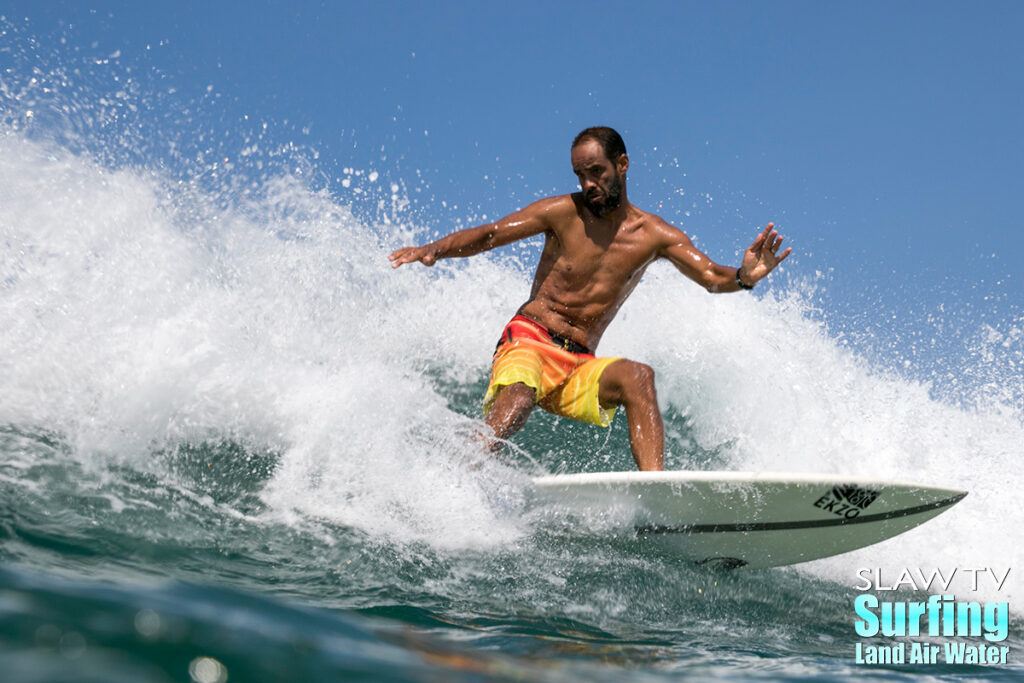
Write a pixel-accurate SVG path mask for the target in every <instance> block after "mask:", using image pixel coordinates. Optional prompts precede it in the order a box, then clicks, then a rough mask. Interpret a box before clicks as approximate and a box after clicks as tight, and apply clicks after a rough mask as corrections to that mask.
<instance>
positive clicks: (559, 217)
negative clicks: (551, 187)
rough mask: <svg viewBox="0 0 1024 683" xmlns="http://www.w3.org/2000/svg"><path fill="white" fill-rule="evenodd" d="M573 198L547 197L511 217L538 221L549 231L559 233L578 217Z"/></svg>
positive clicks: (566, 195)
mask: <svg viewBox="0 0 1024 683" xmlns="http://www.w3.org/2000/svg"><path fill="white" fill-rule="evenodd" d="M578 215H579V214H578V209H577V206H576V202H575V201H574V200H573V196H572V195H569V194H564V195H558V196H555V197H545V198H544V199H538V200H537V201H535V202H533V203H532V204H529V205H527V206H525V207H523V208H522V209H520V210H519V211H517V212H516V213H514V214H512V216H509V218H512V219H514V220H529V221H538V222H540V223H541V224H543V225H544V227H545V228H546V229H547V230H553V231H556V232H557V231H558V230H559V229H561V228H562V227H564V226H566V225H567V224H568V223H569V222H570V221H572V220H574V219H576V218H577V217H578Z"/></svg>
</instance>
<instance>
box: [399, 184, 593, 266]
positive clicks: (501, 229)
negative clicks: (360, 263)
mask: <svg viewBox="0 0 1024 683" xmlns="http://www.w3.org/2000/svg"><path fill="white" fill-rule="evenodd" d="M567 206H568V208H570V209H571V210H575V205H574V204H573V202H572V199H571V198H570V197H568V196H563V197H549V198H547V199H541V200H540V201H537V202H534V203H533V204H530V205H529V206H527V207H526V208H524V209H520V210H519V211H516V212H515V213H513V214H510V215H508V216H505V217H504V218H502V219H501V220H498V221H496V222H494V223H485V224H483V225H478V226H476V227H474V228H466V229H465V230H459V231H458V232H453V233H452V234H450V235H447V236H445V237H442V238H441V239H439V240H437V241H436V242H431V243H430V244H425V245H423V246H422V247H402V248H401V249H398V250H396V251H395V252H393V253H392V254H391V255H390V256H388V259H390V261H391V267H392V268H397V267H398V266H400V265H402V264H405V263H413V262H414V261H419V262H420V263H422V264H423V265H425V266H432V265H434V263H435V262H436V261H437V259H441V258H456V257H466V256H474V255H476V254H479V253H480V252H483V251H488V250H490V249H494V248H495V247H501V246H504V245H506V244H510V243H512V242H515V241H517V240H521V239H525V238H527V237H532V236H533V235H537V234H540V233H542V232H545V231H546V230H552V229H554V226H555V225H556V223H557V222H558V217H559V214H561V213H564V212H565V211H566V209H567Z"/></svg>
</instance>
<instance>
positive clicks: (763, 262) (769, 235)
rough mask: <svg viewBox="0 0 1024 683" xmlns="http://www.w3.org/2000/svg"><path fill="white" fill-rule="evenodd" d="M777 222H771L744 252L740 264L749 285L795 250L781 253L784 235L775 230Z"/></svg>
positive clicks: (743, 277)
mask: <svg viewBox="0 0 1024 683" xmlns="http://www.w3.org/2000/svg"><path fill="white" fill-rule="evenodd" d="M774 227H775V224H774V223H769V224H768V226H767V227H766V228H765V229H764V232H762V233H761V234H760V235H758V236H757V238H756V239H755V240H754V243H753V244H751V245H750V246H749V247H748V248H747V251H746V252H745V253H744V254H743V264H742V265H741V266H740V277H741V278H742V280H743V282H745V283H746V284H748V285H754V284H755V283H757V282H759V281H760V280H761V279H763V278H764V277H766V276H767V275H768V273H770V272H772V271H773V270H775V266H777V265H779V264H780V263H782V262H783V260H785V258H786V257H787V256H789V255H790V254H791V253H792V252H793V250H792V249H786V251H784V252H782V254H781V255H780V254H779V248H780V247H782V239H783V238H782V237H781V236H780V235H779V233H778V232H777V231H776V230H774Z"/></svg>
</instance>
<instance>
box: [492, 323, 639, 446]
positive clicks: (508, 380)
mask: <svg viewBox="0 0 1024 683" xmlns="http://www.w3.org/2000/svg"><path fill="white" fill-rule="evenodd" d="M617 360H619V359H618V358H595V357H594V354H592V353H590V351H589V350H588V349H587V348H586V347H584V346H582V345H580V344H578V343H577V342H574V341H572V340H571V339H566V338H564V337H561V336H560V335H557V334H553V333H552V332H550V331H549V330H548V329H547V328H546V327H544V326H543V325H541V324H540V323H538V322H536V321H535V320H531V319H530V318H527V317H526V316H523V315H517V316H516V317H514V318H512V321H511V322H509V324H508V325H507V326H506V327H505V330H504V331H503V332H502V333H501V340H500V341H499V342H498V346H497V348H496V349H495V350H494V361H493V364H492V366H491V381H490V384H489V385H488V387H487V394H486V395H485V396H484V414H485V415H486V414H488V413H490V412H491V408H492V407H493V406H494V400H495V398H496V397H497V394H498V390H499V389H501V388H502V387H506V386H509V385H511V384H517V383H520V382H521V383H523V384H525V385H527V386H528V387H530V388H531V389H533V391H534V393H535V398H534V403H535V404H536V405H539V406H540V407H541V408H544V409H545V410H547V411H548V412H550V413H554V414H555V415H561V416H563V417H569V418H572V419H573V420H579V421H580V422H589V423H591V424H596V425H600V426H601V427H607V426H608V425H610V424H611V422H612V418H613V417H614V416H615V408H603V407H601V403H600V401H599V399H598V389H599V387H598V381H599V380H600V379H601V373H602V372H604V369H605V368H607V367H608V365H610V364H611V363H614V362H615V361H617Z"/></svg>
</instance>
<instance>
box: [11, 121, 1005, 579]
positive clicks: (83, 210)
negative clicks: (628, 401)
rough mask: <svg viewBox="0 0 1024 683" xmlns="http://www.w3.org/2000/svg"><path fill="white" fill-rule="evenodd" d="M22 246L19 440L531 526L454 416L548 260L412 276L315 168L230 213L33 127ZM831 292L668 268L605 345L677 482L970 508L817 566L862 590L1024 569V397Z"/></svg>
mask: <svg viewBox="0 0 1024 683" xmlns="http://www.w3.org/2000/svg"><path fill="white" fill-rule="evenodd" d="M0 229H2V231H3V240H4V242H3V259H2V268H3V270H2V282H3V290H2V298H0V375H2V376H3V378H4V379H3V384H4V387H3V392H2V395H0V423H3V424H16V425H29V426H33V427H39V428H44V429H47V430H52V431H54V432H57V433H59V434H62V435H63V436H64V438H65V439H66V440H67V441H68V443H69V444H70V445H71V447H72V452H73V453H74V454H75V457H78V458H80V459H82V460H83V461H85V462H90V461H96V460H103V461H106V460H108V459H115V460H122V461H128V462H130V463H133V464H135V465H137V466H140V467H143V466H147V459H148V456H149V454H150V453H151V452H152V451H153V449H154V448H161V447H164V446H166V445H168V444H175V443H180V442H186V441H191V442H194V441H202V440H204V439H208V438H224V437H228V438H233V439H237V440H239V441H241V442H243V443H246V444H248V445H251V446H253V447H259V448H266V449H270V450H274V451H276V452H278V453H279V454H280V455H279V461H278V467H277V470H276V471H275V473H274V474H273V476H272V478H271V479H270V480H269V481H268V482H267V484H266V486H265V487H264V490H263V492H262V496H263V499H264V500H265V501H266V502H267V503H268V504H269V506H270V507H271V509H272V511H273V513H272V514H277V515H281V516H284V517H287V516H288V515H294V514H296V513H298V514H300V515H302V516H303V517H305V518H321V519H326V520H329V521H331V522H334V523H339V524H344V525H348V526H351V527H353V528H355V529H357V530H359V531H360V532H363V533H366V534H369V535H371V536H385V537H388V538H391V539H396V540H399V541H418V542H425V543H428V544H432V545H434V546H437V547H456V548H457V547H465V546H472V547H481V546H488V545H494V544H497V545H499V546H500V545H502V544H507V543H509V542H512V541H514V540H516V539H520V538H522V536H523V534H524V533H528V529H526V528H525V526H524V523H523V522H522V521H520V519H519V516H518V512H519V508H518V504H519V495H520V493H521V482H520V479H519V475H518V474H516V473H515V472H513V471H512V470H511V469H509V468H505V467H502V466H497V465H493V466H487V467H484V468H481V469H472V468H469V467H466V466H465V461H466V460H467V459H468V460H472V459H473V458H474V457H475V453H476V451H475V450H474V449H475V445H474V443H473V439H472V433H473V431H474V428H475V425H477V424H478V422H477V419H478V414H477V413H476V411H475V408H474V409H473V410H467V409H466V408H465V406H464V405H459V406H453V403H452V399H451V397H450V392H451V391H453V390H454V391H466V392H469V393H472V392H471V391H470V390H469V389H467V387H470V386H471V385H472V391H478V390H479V389H480V388H482V386H481V385H480V382H481V379H482V378H483V376H484V375H485V373H486V372H487V365H488V361H489V356H490V352H491V350H492V348H493V343H494V340H495V338H496V335H497V334H498V332H499V331H500V329H501V326H502V324H503V323H504V322H505V321H506V320H507V319H508V318H509V317H510V316H511V314H512V313H513V311H514V310H515V309H516V308H517V307H518V306H519V304H521V303H522V301H523V300H524V298H525V296H526V294H527V291H528V274H527V273H525V272H524V270H523V269H521V268H517V267H516V266H514V265H513V264H511V263H509V262H507V261H504V260H502V259H501V258H500V257H496V256H494V255H488V256H481V257H477V258H475V259H471V260H469V261H464V262H458V263H454V262H449V263H445V264H443V265H441V266H439V267H437V268H435V269H433V270H430V269H426V268H422V267H420V266H418V265H414V266H406V267H403V268H401V269H398V270H392V269H391V268H390V267H389V264H388V262H387V260H386V254H387V253H388V252H389V251H390V250H391V249H393V248H395V247H397V246H400V245H401V244H402V243H403V242H406V241H407V240H409V239H410V238H411V237H412V236H414V235H415V236H416V237H417V238H422V237H423V235H422V234H421V231H419V230H417V228H416V226H415V225H409V224H402V223H401V222H400V221H385V222H382V223H381V224H379V225H371V224H367V223H366V222H364V221H360V220H358V219H357V218H356V217H354V216H353V214H352V212H351V211H350V209H349V208H348V207H347V205H346V199H345V198H343V197H341V198H339V197H336V196H330V195H328V194H327V193H324V192H318V191H314V190H312V189H310V187H309V186H308V185H307V184H306V182H304V181H301V180H299V179H297V178H296V177H293V176H289V175H276V176H267V177H265V178H263V179H261V180H260V182H259V184H258V185H257V187H256V190H255V191H254V192H251V193H249V194H248V195H247V196H246V197H245V198H241V199H235V200H233V201H231V202H224V201H222V198H220V197H218V196H216V195H215V193H212V191H206V190H202V189H198V188H197V187H195V186H194V185H190V184H185V183H180V182H178V181H177V180H176V179H174V178H170V177H166V176H164V175H161V174H158V173H153V172H149V171H139V170H133V169H129V168H122V169H119V170H111V169H110V168H107V167H104V166H102V165H100V164H98V163H96V162H94V161H92V160H90V159H89V158H86V157H84V156H82V155H81V154H77V155H76V154H73V153H71V152H69V151H67V150H66V149H64V148H61V147H59V146H54V145H48V144H46V143H43V142H38V141H30V140H28V139H26V138H25V136H24V135H22V134H21V133H18V132H14V131H7V132H6V133H5V134H4V135H2V136H0ZM811 289H812V286H811V285H793V286H792V287H791V288H790V289H788V290H782V289H781V288H778V287H777V288H776V289H775V290H768V292H767V294H761V293H760V292H759V293H758V295H757V296H755V297H751V296H747V295H740V296H709V295H707V294H706V293H705V292H703V290H700V289H699V288H697V287H695V286H693V285H692V283H689V282H687V281H686V280H685V279H684V278H682V277H681V276H679V275H678V274H677V273H675V272H674V271H672V270H671V269H670V268H661V267H654V268H652V269H651V271H650V272H649V273H648V275H647V276H646V279H645V282H644V283H643V284H641V286H640V287H639V288H638V289H637V291H636V292H635V294H634V295H633V298H632V299H631V300H630V301H629V302H628V303H627V304H626V306H625V307H624V308H623V310H622V312H621V314H620V319H619V320H617V321H616V322H615V323H614V324H613V325H612V327H611V328H610V329H609V332H608V334H607V336H606V338H605V340H604V341H603V342H602V348H601V349H600V350H601V352H602V353H604V354H614V355H627V356H630V357H634V358H637V359H639V360H643V361H646V362H648V363H650V364H651V365H653V366H654V367H655V368H656V370H657V372H658V383H659V393H660V400H661V402H662V405H663V406H664V407H666V408H672V409H673V410H674V412H675V413H676V414H678V415H682V416H684V417H683V418H677V419H682V420H684V421H685V423H686V424H685V425H681V424H672V425H669V431H670V433H673V434H676V435H677V437H678V438H677V437H673V438H672V439H670V459H669V462H670V464H674V465H675V466H680V467H686V466H705V463H698V462H694V461H693V460H692V459H691V457H690V455H689V454H688V452H687V450H686V448H687V446H688V445H694V446H699V447H701V448H703V449H706V450H707V451H709V452H715V453H718V454H719V456H718V457H719V460H718V461H715V462H712V463H710V466H713V467H717V468H728V469H738V470H770V471H796V472H826V473H843V474H850V475H857V476H878V477H884V478H893V479H904V480H910V481H920V482H922V483H930V484H936V485H944V486H950V487H953V488H963V489H966V490H969V491H970V492H971V493H970V495H969V496H968V498H967V499H966V500H965V501H963V502H962V503H960V504H958V505H957V506H955V507H954V508H953V509H952V510H950V511H949V512H947V513H945V514H944V515H942V516H940V517H939V518H938V519H936V520H935V521H933V522H929V523H928V524H927V525H926V526H924V527H922V528H920V529H918V530H915V531H913V532H911V533H909V534H906V535H904V536H900V537H898V538H897V539H895V540H892V541H889V542H887V543H885V544H883V545H880V546H875V547H872V548H870V549H867V550H864V551H860V552H858V553H854V554H851V555H846V556H843V557H840V558H835V559H831V560H823V561H819V562H817V563H815V564H813V565H808V568H807V571H809V572H811V573H813V574H817V575H821V576H825V577H828V578H831V579H834V580H835V581H837V582H839V583H841V584H849V585H852V584H853V583H854V582H855V580H856V576H855V575H854V571H855V569H856V568H859V567H862V566H882V567H890V568H902V567H904V566H913V567H925V568H928V567H943V568H945V567H950V566H992V567H996V568H1005V567H1008V566H1010V567H1018V566H1020V563H1019V562H1018V560H1019V559H1020V557H1019V554H1018V552H1019V551H1018V550H1017V549H1016V544H1014V543H1012V542H1011V536H1010V534H1011V533H1012V532H1011V531H1009V530H1013V529H1016V528H1018V527H1020V526H1021V525H1022V524H1024V511H1022V507H1021V506H1020V505H1019V502H1018V501H1017V495H1018V494H1017V491H1018V490H1020V489H1021V488H1022V484H1024V481H1022V475H1021V468H1020V467H1019V458H1020V444H1021V443H1024V427H1022V416H1021V410H1020V403H1019V401H1020V393H1019V391H1017V392H1016V393H1015V392H1013V391H1011V392H1009V393H1006V392H1005V391H1004V392H1003V393H1001V394H1000V393H999V392H995V393H994V394H993V393H992V392H989V394H987V396H986V398H985V400H984V401H976V402H974V403H971V402H966V403H965V404H963V405H951V404H949V403H947V402H943V401H940V400H937V399H935V398H934V397H933V394H934V393H935V392H934V391H930V389H931V387H929V385H927V384H925V383H922V382H920V381H915V380H912V379H908V378H905V377H902V376H900V375H899V374H896V373H893V372H891V371H886V370H884V368H885V365H886V363H885V359H884V358H883V359H872V360H871V361H870V362H869V361H868V360H866V359H864V358H863V357H861V356H858V355H857V354H856V353H855V352H853V351H851V350H849V349H848V348H846V347H845V346H844V345H843V344H842V343H840V342H839V341H838V340H837V339H835V338H834V337H833V336H832V335H831V334H830V332H829V330H828V328H827V327H826V326H825V325H824V324H822V323H821V322H819V321H817V320H816V319H815V318H816V317H815V316H813V315H809V312H808V304H807V301H809V300H810V294H809V292H810V290H811ZM1015 325H1016V323H1014V321H1009V322H1008V323H1007V325H1006V327H1007V331H1004V332H1003V333H1002V337H1001V338H1002V339H1004V340H1005V339H1006V338H1010V339H1012V338H1014V337H1013V330H1014V329H1017V327H1015ZM989 336H991V335H989ZM999 343H1002V342H999ZM1018 362H1019V359H1018ZM1017 367H1021V366H1020V365H1018V366H1017ZM987 371H990V369H989V370H987ZM1014 372H1016V371H1010V374H1009V375H1008V376H1007V377H1005V378H1001V379H1002V380H1003V381H1006V382H1010V383H1012V382H1018V383H1019V382H1020V376H1019V372H1017V374H1014ZM993 395H995V399H994V400H993V398H992V396H993ZM463 403H464V402H463ZM964 405H967V406H968V407H964ZM619 419H621V418H619ZM684 427H685V428H684ZM679 434H682V435H683V436H678V435H679ZM1008 584H1009V586H1010V588H1009V589H1008V590H1009V591H1010V592H1016V594H1020V589H1019V586H1020V583H1019V580H1016V575H1014V574H1012V575H1011V578H1010V581H1009V582H1008ZM1005 593H1006V592H1005V591H1004V594H1005Z"/></svg>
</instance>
